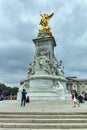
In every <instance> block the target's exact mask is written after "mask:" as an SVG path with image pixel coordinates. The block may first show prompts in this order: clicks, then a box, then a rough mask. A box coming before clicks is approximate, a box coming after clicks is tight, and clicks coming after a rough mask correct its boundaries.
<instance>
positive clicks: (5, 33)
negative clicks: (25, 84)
mask: <svg viewBox="0 0 87 130" xmlns="http://www.w3.org/2000/svg"><path fill="white" fill-rule="evenodd" d="M40 11H41V13H48V14H50V13H52V12H54V16H53V18H52V19H51V21H50V22H49V25H50V26H51V28H52V32H53V36H54V38H55V40H56V43H57V46H56V47H55V49H54V53H55V56H56V58H57V60H58V61H59V60H63V65H64V68H65V75H66V76H77V77H78V78H87V74H86V70H87V67H86V66H87V57H86V55H87V43H86V41H87V1H86V0H83V1H82V0H75V1H74V2H73V0H62V1H57V0H54V1H47V0H44V1H41V0H38V1H36V0H26V1H25V0H8V1H6V0H4V1H3V0H0V74H1V75H2V76H1V78H0V82H4V83H7V84H9V85H13V86H19V82H20V80H22V79H24V78H25V77H26V73H27V68H28V65H29V63H31V62H32V61H33V59H34V55H35V45H34V43H33V42H32V39H35V38H37V33H38V29H39V28H40V26H39V22H40V19H41V17H40V15H39V14H40Z"/></svg>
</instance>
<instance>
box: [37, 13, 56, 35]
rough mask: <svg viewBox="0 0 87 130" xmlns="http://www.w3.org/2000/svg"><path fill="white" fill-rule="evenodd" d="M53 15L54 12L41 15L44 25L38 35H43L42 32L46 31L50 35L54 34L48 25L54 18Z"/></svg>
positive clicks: (41, 22)
mask: <svg viewBox="0 0 87 130" xmlns="http://www.w3.org/2000/svg"><path fill="white" fill-rule="evenodd" d="M53 15H54V13H52V14H50V15H48V14H43V15H42V14H40V16H41V17H42V18H41V21H40V25H41V26H42V29H40V30H39V32H38V36H39V35H41V33H42V32H46V33H47V34H48V35H50V36H52V32H51V31H50V29H51V28H50V27H49V26H48V22H49V20H50V19H51V18H52V16H53Z"/></svg>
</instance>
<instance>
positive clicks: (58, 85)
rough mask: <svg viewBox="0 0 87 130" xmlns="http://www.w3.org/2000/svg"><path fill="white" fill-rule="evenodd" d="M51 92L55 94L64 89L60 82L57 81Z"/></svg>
mask: <svg viewBox="0 0 87 130" xmlns="http://www.w3.org/2000/svg"><path fill="white" fill-rule="evenodd" d="M53 90H54V91H55V92H57V91H61V90H64V87H63V85H62V84H61V82H60V81H57V82H56V83H55V85H54V86H53Z"/></svg>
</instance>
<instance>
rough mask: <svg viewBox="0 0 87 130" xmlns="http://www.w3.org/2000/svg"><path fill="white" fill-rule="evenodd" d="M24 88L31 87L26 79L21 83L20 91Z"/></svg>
mask: <svg viewBox="0 0 87 130" xmlns="http://www.w3.org/2000/svg"><path fill="white" fill-rule="evenodd" d="M23 89H25V90H26V91H27V90H28V89H29V84H28V83H27V82H25V81H22V82H21V83H20V88H19V92H22V90H23Z"/></svg>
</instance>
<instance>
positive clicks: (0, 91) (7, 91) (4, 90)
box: [0, 83, 18, 96]
mask: <svg viewBox="0 0 87 130" xmlns="http://www.w3.org/2000/svg"><path fill="white" fill-rule="evenodd" d="M17 92H18V88H17V87H13V88H12V87H8V86H6V85H5V84H2V83H0V95H3V96H9V95H13V96H14V95H17Z"/></svg>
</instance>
